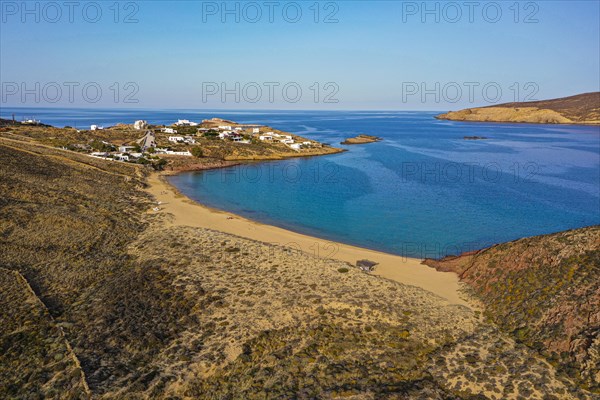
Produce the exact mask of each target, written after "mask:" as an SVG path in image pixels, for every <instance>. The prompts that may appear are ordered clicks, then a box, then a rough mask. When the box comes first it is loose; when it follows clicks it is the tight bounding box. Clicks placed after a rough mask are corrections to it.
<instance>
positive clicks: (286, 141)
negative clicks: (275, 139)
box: [279, 139, 294, 144]
mask: <svg viewBox="0 0 600 400" xmlns="http://www.w3.org/2000/svg"><path fill="white" fill-rule="evenodd" d="M279 142H281V143H284V144H293V143H294V140H293V139H281V140H280V141H279Z"/></svg>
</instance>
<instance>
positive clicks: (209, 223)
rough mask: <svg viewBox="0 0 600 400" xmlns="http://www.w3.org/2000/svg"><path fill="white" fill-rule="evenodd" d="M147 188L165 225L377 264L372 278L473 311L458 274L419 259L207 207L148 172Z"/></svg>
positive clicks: (348, 261) (345, 260)
mask: <svg viewBox="0 0 600 400" xmlns="http://www.w3.org/2000/svg"><path fill="white" fill-rule="evenodd" d="M147 184H148V187H147V188H146V189H145V190H146V192H147V193H149V194H150V195H151V196H152V197H153V198H154V199H155V200H156V201H157V202H160V204H159V205H158V207H159V208H160V210H159V211H153V210H150V213H154V214H161V213H163V214H170V218H167V219H166V220H165V222H164V224H165V225H166V226H191V227H197V228H206V229H212V230H215V231H220V232H224V233H228V234H232V235H235V236H239V237H242V238H247V239H251V240H256V241H260V242H265V243H269V244H276V245H283V246H288V247H294V248H296V249H299V250H301V251H303V252H305V253H309V254H313V255H315V256H317V257H319V258H330V259H335V260H339V261H344V262H347V263H349V264H351V265H356V262H357V261H358V260H363V259H368V260H371V261H374V262H377V263H378V265H377V266H376V268H375V271H374V272H372V274H373V275H378V276H380V277H383V278H386V279H390V280H393V281H396V282H399V283H402V284H406V285H411V286H416V287H419V288H422V289H424V290H427V291H429V292H432V293H434V294H435V295H437V296H439V297H442V298H444V299H445V300H446V301H447V302H448V303H449V304H457V305H463V306H466V307H469V308H478V306H477V305H476V304H475V303H474V301H473V300H472V299H469V297H468V295H466V294H465V293H464V292H463V291H462V288H463V287H464V284H462V283H460V281H459V278H458V275H456V274H455V273H453V272H440V271H437V270H435V269H433V268H430V267H428V266H426V265H423V264H421V262H422V260H420V259H416V258H408V257H403V256H398V255H394V254H389V253H384V252H380V251H375V250H370V249H364V248H360V247H356V246H352V245H348V244H344V243H339V242H333V241H330V240H325V239H320V238H317V237H312V236H308V235H304V234H301V233H297V232H293V231H290V230H287V229H283V228H279V227H276V226H272V225H266V224H263V223H260V222H257V221H253V220H250V219H247V218H244V217H242V216H239V215H236V214H233V213H229V212H226V211H221V210H217V209H214V208H210V207H208V206H205V205H203V204H201V203H198V202H196V201H194V200H192V199H190V198H188V197H187V196H185V195H183V194H182V193H181V192H179V190H178V189H177V188H176V187H174V186H173V185H171V184H170V183H169V182H168V181H167V179H166V175H165V174H161V173H153V174H151V175H150V176H148V178H147Z"/></svg>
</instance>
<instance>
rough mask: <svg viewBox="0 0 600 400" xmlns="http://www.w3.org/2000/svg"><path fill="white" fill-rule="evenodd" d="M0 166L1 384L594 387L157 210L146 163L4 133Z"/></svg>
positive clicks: (79, 390) (356, 285)
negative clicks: (98, 156)
mask: <svg viewBox="0 0 600 400" xmlns="http://www.w3.org/2000/svg"><path fill="white" fill-rule="evenodd" d="M0 170H1V171H2V179H1V180H0V248H1V249H2V251H1V252H0V275H1V278H0V303H1V304H2V305H3V306H4V307H3V309H2V311H1V313H2V314H0V315H2V320H3V322H4V321H5V320H6V321H9V322H10V323H9V324H3V326H2V328H0V349H2V350H3V351H2V353H3V354H2V355H1V356H0V360H1V361H2V367H1V368H0V379H1V380H2V381H1V382H0V383H1V384H0V390H3V392H1V393H0V394H1V396H2V397H4V398H18V399H24V398H40V399H41V398H57V399H58V398H67V399H68V398H87V397H92V398H105V399H166V398H169V399H214V398H220V399H253V398H257V399H258V398H306V399H308V398H324V399H338V398H353V399H407V398H408V399H481V398H489V399H511V398H514V399H517V398H531V399H558V398H560V399H571V398H572V399H575V398H592V397H591V395H590V394H589V393H588V392H586V391H585V390H584V389H583V388H582V387H581V386H578V385H576V384H575V383H574V382H573V381H571V380H570V379H569V378H568V377H565V376H564V374H559V373H558V372H557V369H556V368H555V366H553V365H552V364H551V363H548V362H547V361H546V360H545V359H544V358H543V357H541V356H539V355H538V354H537V353H536V351H534V350H532V349H530V348H529V347H527V346H526V345H525V344H520V343H518V342H517V341H515V340H514V339H513V338H511V337H510V335H507V334H505V333H502V332H501V331H500V330H499V329H498V328H496V327H495V325H494V324H493V323H490V322H486V321H484V320H483V319H482V318H481V316H480V315H479V313H478V312H477V311H474V310H473V309H471V308H469V307H466V306H463V305H453V304H449V303H448V301H447V300H445V299H443V298H441V297H439V296H437V295H436V294H434V293H431V292H429V291H426V290H423V289H421V288H418V287H415V286H410V285H406V284H402V283H399V282H395V281H392V280H389V279H385V278H383V277H379V276H374V275H371V274H368V273H365V272H362V271H360V270H359V269H358V268H356V267H354V266H352V265H350V264H348V263H346V262H343V261H338V260H331V259H326V258H318V257H315V256H314V255H311V254H308V253H305V252H301V251H298V250H294V249H292V248H289V247H283V246H277V245H273V244H268V243H263V242H259V241H255V240H250V239H247V238H241V237H239V236H236V235H232V234H228V233H222V232H217V231H213V230H209V229H203V228H197V227H186V226H182V225H173V224H170V223H169V221H170V220H171V219H172V218H173V216H172V215H170V214H168V213H166V212H153V211H151V209H152V207H154V206H155V205H156V203H155V200H154V199H152V198H151V197H150V196H149V195H148V194H147V192H146V191H145V190H144V189H145V187H146V182H147V167H143V166H136V165H130V164H124V163H117V162H109V161H103V160H97V159H92V158H90V157H88V156H85V155H80V154H77V153H74V152H69V151H62V150H58V149H54V148H50V147H44V146H39V145H36V144H33V143H26V142H23V141H15V140H8V139H3V138H0ZM573 245H574V246H578V245H577V243H574V244H573ZM28 287H31V288H32V289H31V290H29V289H28ZM79 365H81V368H79ZM81 371H83V374H82V373H81ZM88 387H89V392H88Z"/></svg>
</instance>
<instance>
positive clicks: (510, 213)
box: [0, 107, 600, 258]
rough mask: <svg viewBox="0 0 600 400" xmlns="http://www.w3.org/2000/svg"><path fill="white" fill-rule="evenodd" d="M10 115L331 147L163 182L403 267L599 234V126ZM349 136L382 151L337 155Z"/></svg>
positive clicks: (338, 117)
mask: <svg viewBox="0 0 600 400" xmlns="http://www.w3.org/2000/svg"><path fill="white" fill-rule="evenodd" d="M13 113H14V114H15V116H16V118H17V119H23V118H35V119H38V120H41V121H42V122H43V123H46V124H50V125H54V126H72V127H79V128H81V127H85V128H88V127H89V125H91V124H96V125H104V126H110V125H115V124H117V123H119V122H123V123H133V122H134V121H135V120H137V119H144V120H147V121H148V122H150V123H152V124H171V123H174V122H176V121H177V120H178V119H189V120H192V121H198V122H199V121H201V120H202V119H206V118H212V117H220V118H224V119H229V120H233V121H236V122H240V123H248V124H265V125H269V126H272V127H273V128H277V129H280V130H283V131H288V132H292V133H294V134H297V135H300V136H303V137H306V138H309V139H314V140H317V141H320V142H323V143H327V144H329V145H331V146H336V147H341V148H343V149H345V150H347V151H345V152H343V153H339V154H334V155H328V156H319V157H307V158H294V159H288V160H282V161H269V162H256V163H251V164H244V165H239V166H234V167H230V168H224V169H219V170H211V171H205V172H189V173H182V174H180V175H177V176H173V177H170V182H171V183H172V184H173V185H175V186H176V187H177V188H178V189H179V190H180V191H181V192H183V193H184V194H185V195H187V196H188V197H190V198H192V199H194V200H196V201H198V202H200V203H202V204H205V205H208V206H210V207H213V208H217V209H221V210H225V211H229V212H233V213H235V214H239V215H242V216H244V217H247V218H249V219H252V220H255V221H258V222H262V223H266V224H271V225H275V226H279V227H282V228H286V229H289V230H292V231H296V232H300V233H304V234H308V235H312V236H316V237H320V238H323V239H326V240H331V241H336V242H343V243H347V244H351V245H356V246H360V247H365V248H370V249H374V250H380V251H385V252H388V253H393V254H398V255H403V256H409V257H419V258H425V257H433V258H438V257H443V256H446V255H451V254H458V253H462V252H465V251H472V250H476V249H480V248H484V247H487V246H490V245H493V244H496V243H501V242H507V241H511V240H515V239H518V238H522V237H527V236H533V235H540V234H547V233H552V232H558V231H562V230H567V229H573V228H579V227H584V226H590V225H597V224H600V127H597V126H596V127H594V126H576V125H538V124H503V123H465V122H452V121H443V120H437V119H435V115H436V114H437V113H435V112H419V111H252V110H247V111H223V110H200V111H199V110H115V109H94V110H90V109H72V108H71V109H65V108H4V107H3V108H2V109H1V110H0V116H1V117H2V118H12V114H13ZM358 134H369V135H376V136H379V137H381V138H382V139H383V140H382V141H380V142H376V143H370V144H364V145H348V146H346V145H341V144H340V142H342V141H343V140H344V139H345V138H348V137H353V136H355V135H358ZM468 136H478V137H483V138H486V139H481V140H468V139H465V137H468ZM240 146H241V145H240Z"/></svg>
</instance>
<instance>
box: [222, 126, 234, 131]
mask: <svg viewBox="0 0 600 400" xmlns="http://www.w3.org/2000/svg"><path fill="white" fill-rule="evenodd" d="M219 130H221V131H230V130H231V125H219Z"/></svg>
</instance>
